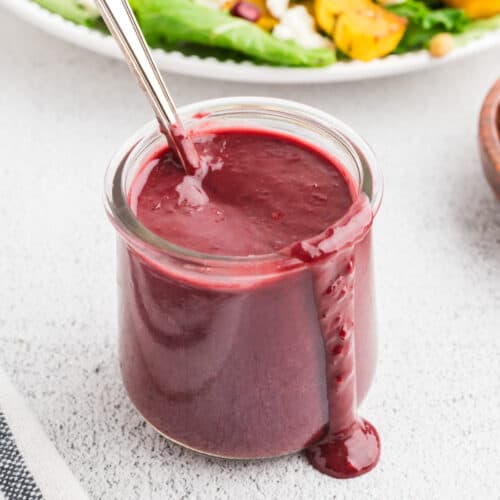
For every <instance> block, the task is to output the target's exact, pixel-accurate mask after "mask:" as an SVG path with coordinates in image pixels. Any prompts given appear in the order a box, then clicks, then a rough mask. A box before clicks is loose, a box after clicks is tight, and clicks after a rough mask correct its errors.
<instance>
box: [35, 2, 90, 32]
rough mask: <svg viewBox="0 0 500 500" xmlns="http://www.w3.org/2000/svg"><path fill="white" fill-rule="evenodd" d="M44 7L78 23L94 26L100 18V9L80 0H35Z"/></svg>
mask: <svg viewBox="0 0 500 500" xmlns="http://www.w3.org/2000/svg"><path fill="white" fill-rule="evenodd" d="M34 1H35V3H37V4H39V5H41V6H42V7H43V8H45V9H47V10H50V11H51V12H54V13H55V14H59V15H60V16H61V17H64V18H65V19H68V20H69V21H72V22H74V23H76V24H83V25H85V26H94V25H95V24H96V23H97V21H98V20H99V11H98V10H97V9H96V8H92V7H88V6H87V5H85V4H83V3H80V2H78V0H34Z"/></svg>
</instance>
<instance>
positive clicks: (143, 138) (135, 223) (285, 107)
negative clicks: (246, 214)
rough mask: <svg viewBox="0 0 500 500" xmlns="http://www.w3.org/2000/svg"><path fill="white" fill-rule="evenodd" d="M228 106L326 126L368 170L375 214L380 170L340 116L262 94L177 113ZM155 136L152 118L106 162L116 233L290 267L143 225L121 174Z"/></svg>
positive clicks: (286, 260) (172, 250)
mask: <svg viewBox="0 0 500 500" xmlns="http://www.w3.org/2000/svg"><path fill="white" fill-rule="evenodd" d="M231 110H232V111H233V112H236V111H238V112H244V111H249V112H254V113H259V112H261V113H274V114H275V115H276V116H275V117H278V118H279V116H280V115H282V116H283V118H286V117H288V118H290V117H294V116H295V117H298V118H301V119H303V120H307V121H309V122H311V123H313V124H315V125H316V126H321V127H323V128H324V129H327V130H328V131H329V132H330V133H331V134H332V135H333V136H334V138H335V139H336V140H337V141H339V143H341V145H342V146H343V147H344V148H345V149H346V150H347V151H348V152H349V153H350V156H351V157H352V159H353V160H354V162H355V163H356V166H357V168H358V169H359V170H360V172H363V171H365V170H366V169H368V170H369V173H370V176H371V182H370V188H371V193H370V194H369V200H370V204H371V209H372V213H373V217H375V215H376V214H377V212H378V210H379V207H380V203H381V200H382V194H383V178H382V173H381V171H380V169H379V167H378V165H377V161H376V159H375V155H374V153H373V151H372V149H371V148H370V146H369V145H368V144H367V143H366V141H365V140H364V139H363V138H362V137H361V136H360V135H359V134H357V133H356V132H355V131H354V130H353V129H352V128H350V127H349V126H348V125H346V124H345V123H344V122H342V121H341V120H339V119H337V118H335V117H334V116H332V115H330V114H328V113H325V112H324V111H321V110H319V109H317V108H314V107H312V106H308V105H305V104H301V103H297V102H294V101H290V100H285V99H277V98H264V97H229V98H227V97H226V98H218V99H209V100H204V101H199V102H196V103H193V104H189V105H186V106H183V107H181V108H180V109H179V115H180V116H190V117H191V116H194V115H196V114H200V113H207V115H208V116H210V117H214V118H217V117H221V116H224V115H227V114H228V113H230V112H231ZM159 137H161V134H160V131H159V127H158V123H157V122H156V121H155V120H154V121H151V122H149V123H147V124H146V125H144V126H143V127H141V128H140V129H139V130H138V131H137V132H136V133H135V134H133V135H132V136H131V137H129V138H128V139H127V140H126V141H125V142H124V144H123V145H122V146H121V147H120V148H119V149H118V151H117V152H116V153H115V154H114V156H113V157H112V159H111V161H110V163H109V166H108V168H107V171H106V175H105V193H104V195H105V196H104V204H105V208H106V212H107V214H108V216H109V218H110V220H111V222H112V223H113V225H114V226H115V228H116V229H117V230H118V231H119V233H121V234H122V235H123V236H125V237H126V239H127V240H129V241H130V242H131V243H135V244H136V245H137V246H139V247H152V248H153V249H154V250H157V251H160V252H162V253H166V254H168V255H169V256H171V257H174V258H179V259H181V260H188V261H191V262H192V263H193V264H202V265H204V266H208V265H209V266H213V267H218V266H221V265H227V264H236V265H248V264H250V265H255V264H260V263H262V264H266V263H276V262H277V261H279V262H280V263H281V264H284V265H285V266H286V267H288V265H287V264H290V260H293V261H294V260H296V259H294V258H292V257H290V256H288V255H285V254H283V253H279V252H274V253H268V254H259V255H250V256H226V255H217V254H208V253H203V252H198V251H195V250H191V249H189V248H186V247H182V246H180V245H177V244H175V243H172V242H170V241H168V240H166V239H164V238H161V237H160V236H158V235H157V234H155V233H153V232H152V231H150V230H149V229H148V228H146V227H145V226H144V225H143V224H142V223H141V222H140V221H139V219H138V218H137V217H136V215H135V214H134V212H133V210H132V209H131V207H130V205H129V201H128V193H127V190H126V186H125V174H126V167H127V166H128V163H129V162H130V157H131V156H132V155H133V154H134V153H137V152H138V150H140V149H141V148H144V147H147V146H148V145H151V142H152V141H153V140H154V139H158V138H159ZM358 187H359V191H362V190H363V185H362V183H361V182H360V183H359V186H358Z"/></svg>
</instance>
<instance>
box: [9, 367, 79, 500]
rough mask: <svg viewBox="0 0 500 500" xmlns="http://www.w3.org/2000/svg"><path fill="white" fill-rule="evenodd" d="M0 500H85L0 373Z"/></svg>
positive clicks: (39, 427)
mask: <svg viewBox="0 0 500 500" xmlns="http://www.w3.org/2000/svg"><path fill="white" fill-rule="evenodd" d="M0 500H88V497H87V495H86V494H85V493H84V491H83V489H82V488H81V486H80V485H79V483H78V482H77V481H76V479H75V477H74V476H73V474H72V473H71V471H70V470H69V468H68V466H67V465H66V463H65V462H64V461H63V459H62V458H61V456H60V455H59V454H58V452H57V450H56V449H55V447H54V445H53V444H52V443H51V442H50V441H49V439H48V438H47V435H46V434H45V432H44V430H43V429H42V427H41V425H40V424H39V423H38V421H37V420H36V418H35V416H34V415H33V413H32V412H31V411H30V409H29V408H28V406H27V405H26V403H25V402H24V401H23V399H22V398H21V397H20V396H19V394H18V393H17V392H16V390H15V389H14V387H13V386H12V384H11V383H10V382H9V380H7V377H6V375H5V373H3V371H2V370H1V369H0Z"/></svg>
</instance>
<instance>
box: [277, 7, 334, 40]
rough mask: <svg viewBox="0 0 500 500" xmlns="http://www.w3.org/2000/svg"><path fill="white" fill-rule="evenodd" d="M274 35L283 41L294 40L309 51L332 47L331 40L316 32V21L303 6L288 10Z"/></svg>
mask: <svg viewBox="0 0 500 500" xmlns="http://www.w3.org/2000/svg"><path fill="white" fill-rule="evenodd" d="M273 35H274V36H275V37H276V38H281V39H282V40H294V41H295V42H296V43H298V44H299V45H302V46H303V47H306V48H308V49H312V48H319V47H331V45H332V42H331V40H329V39H328V38H325V37H323V36H321V35H320V34H319V33H318V32H317V31H316V29H315V25H314V19H313V17H312V16H311V15H310V14H309V12H308V11H307V9H306V8H305V7H304V6H303V5H297V6H296V7H292V8H291V9H288V10H287V11H286V12H285V13H284V14H283V16H282V17H281V19H280V22H279V24H277V25H276V26H275V27H274V29H273Z"/></svg>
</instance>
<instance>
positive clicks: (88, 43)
mask: <svg viewBox="0 0 500 500" xmlns="http://www.w3.org/2000/svg"><path fill="white" fill-rule="evenodd" d="M1 3H2V5H5V6H6V7H7V8H8V9H10V10H11V11H12V12H14V13H16V14H17V15H18V16H19V17H21V18H23V19H24V20H26V21H28V22H30V23H31V24H34V25H35V26H38V27H39V28H41V29H43V30H45V31H47V32H48V33H51V34H53V35H55V36H57V37H59V38H62V39H63V40H67V41H68V42H71V43H74V44H76V45H80V46H81V47H85V48H87V49H89V50H93V51H94V52H98V53H100V54H104V55H106V56H110V57H114V58H117V59H121V53H120V51H119V49H118V47H117V45H116V44H115V42H114V40H113V39H112V38H111V37H109V36H106V35H104V34H102V33H100V32H99V31H95V30H91V29H88V28H86V27H84V26H77V25H75V24H73V23H71V22H69V21H66V20H65V19H63V18H62V17H60V16H58V15H55V14H52V13H50V12H48V11H46V10H45V9H43V8H41V7H40V6H39V5H37V4H35V3H33V2H31V1H30V0H2V1H1ZM497 44H500V30H496V31H492V32H491V33H486V34H485V35H484V36H483V37H481V38H480V39H478V40H475V41H472V42H471V43H469V44H468V45H466V46H465V47H460V48H457V49H455V50H454V51H453V52H452V53H451V54H450V55H448V56H447V57H443V58H440V59H436V58H432V57H431V56H430V55H429V53H428V52H427V51H418V52H412V53H408V54H404V55H392V56H388V57H385V58H384V59H377V60H375V61H371V62H368V63H365V62H361V61H350V62H339V63H336V64H333V65H331V66H328V67H325V68H281V67H273V66H259V65H256V64H252V63H251V62H232V61H224V62H223V61H218V60H217V59H215V58H206V59H205V58H203V59H202V58H200V57H196V56H185V55H183V54H181V53H179V52H166V51H164V50H159V49H156V50H154V51H153V53H154V55H155V59H156V61H157V63H158V65H159V67H160V68H161V69H163V70H165V71H169V72H172V73H180V74H183V75H191V76H197V77H203V78H212V79H217V80H233V81H240V82H258V83H319V82H340V81H353V80H364V79H368V78H377V77H381V76H388V75H395V74H400V73H407V72H410V71H416V70H418V69H423V68H431V67H434V66H437V65H439V64H442V63H444V62H447V61H453V60H455V59H458V58H461V57H464V56H466V55H471V54H475V53H477V52H480V51H483V50H485V49H488V48H490V47H492V46H494V45H497Z"/></svg>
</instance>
